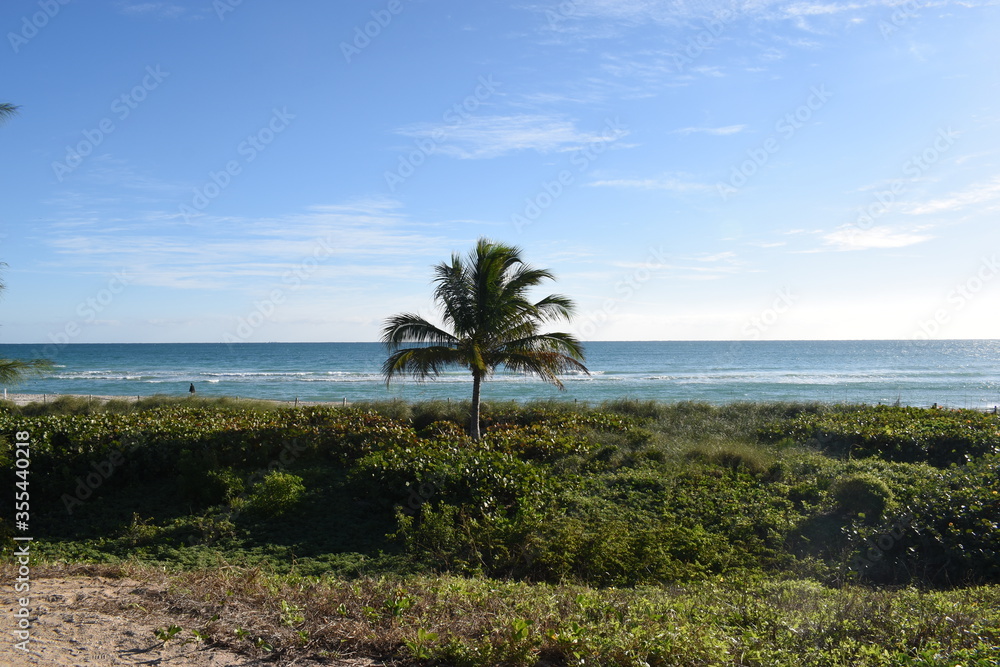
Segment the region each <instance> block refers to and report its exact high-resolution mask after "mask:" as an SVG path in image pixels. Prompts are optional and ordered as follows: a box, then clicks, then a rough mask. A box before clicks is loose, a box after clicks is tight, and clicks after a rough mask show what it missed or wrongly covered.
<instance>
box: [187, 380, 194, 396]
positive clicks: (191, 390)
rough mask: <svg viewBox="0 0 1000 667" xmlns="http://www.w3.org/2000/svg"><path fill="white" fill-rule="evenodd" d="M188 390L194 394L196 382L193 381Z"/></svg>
mask: <svg viewBox="0 0 1000 667" xmlns="http://www.w3.org/2000/svg"><path fill="white" fill-rule="evenodd" d="M188 391H189V392H190V393H192V394H193V393H194V382H192V383H191V386H190V387H189V388H188Z"/></svg>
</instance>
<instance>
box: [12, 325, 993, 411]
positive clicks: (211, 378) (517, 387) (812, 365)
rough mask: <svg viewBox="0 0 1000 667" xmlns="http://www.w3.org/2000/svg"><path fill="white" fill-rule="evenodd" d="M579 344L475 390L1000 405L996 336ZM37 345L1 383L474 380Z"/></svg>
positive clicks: (97, 389) (123, 388) (181, 389)
mask: <svg viewBox="0 0 1000 667" xmlns="http://www.w3.org/2000/svg"><path fill="white" fill-rule="evenodd" d="M586 352H587V366H588V368H589V369H590V370H591V374H590V375H589V376H587V375H583V374H579V375H570V376H567V377H565V378H564V381H565V385H566V390H565V391H562V392H560V391H559V390H557V389H555V388H554V387H551V386H549V385H546V384H544V383H542V382H540V381H538V380H536V379H534V378H530V377H522V376H516V375H497V376H495V377H494V378H493V379H492V380H491V381H490V382H489V383H488V384H486V385H485V387H484V398H485V400H490V399H493V400H507V399H515V400H519V401H526V400H533V399H548V398H562V399H569V400H573V399H577V400H580V401H588V402H595V403H596V402H600V401H603V400H608V399H614V398H620V397H633V398H640V399H656V400H661V401H671V402H672V401H682V400H699V401H708V402H711V403H726V402H731V401H740V400H766V401H772V400H796V401H823V402H863V403H873V404H874V403H895V402H896V401H899V402H900V403H902V404H904V405H916V406H929V405H931V404H933V403H938V404H939V405H946V406H950V407H974V408H992V407H993V406H994V405H1000V340H961V341H753V342H745V341H741V342H715V341H713V342H592V343H587V344H586ZM40 356H44V357H47V358H50V359H52V360H54V361H55V363H56V364H57V367H56V368H55V370H54V371H53V372H51V373H48V374H46V375H44V376H41V377H37V378H30V379H28V380H26V381H24V382H23V383H21V384H20V385H17V386H8V387H7V389H8V390H9V391H17V392H21V393H46V394H100V395H109V394H113V395H123V396H137V395H141V396H148V395H152V394H169V395H177V396H182V395H186V394H187V390H188V385H189V383H191V382H193V383H194V384H195V387H196V388H197V391H198V393H199V394H200V395H207V396H221V395H228V396H241V397H253V398H269V399H278V400H294V399H295V398H298V399H299V400H308V401H340V400H342V399H345V398H346V399H347V400H348V401H358V400H365V399H386V398H392V397H401V398H405V399H408V400H424V399H430V398H452V399H466V398H468V397H469V395H470V393H471V387H472V384H471V378H470V377H469V376H468V374H467V373H465V372H464V371H462V370H461V369H454V370H453V371H450V372H448V373H446V374H444V375H442V376H441V377H439V378H438V379H436V380H432V381H427V382H424V383H417V382H414V381H409V380H407V381H402V382H399V383H394V384H393V385H392V386H391V387H389V388H388V389H387V388H386V387H385V384H384V383H383V382H382V381H381V378H380V375H379V368H380V366H381V363H382V361H383V359H384V358H385V352H384V349H383V348H382V346H381V345H379V344H378V343H260V344H256V343H247V344H240V345H228V344H225V343H218V344H214V343H191V344H93V345H65V346H61V347H57V346H53V345H50V346H44V345H0V358H35V357H40Z"/></svg>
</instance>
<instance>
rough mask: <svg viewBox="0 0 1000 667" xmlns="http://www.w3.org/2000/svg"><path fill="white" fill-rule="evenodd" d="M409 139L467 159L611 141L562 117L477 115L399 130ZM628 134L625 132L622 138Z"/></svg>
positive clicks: (571, 147)
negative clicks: (420, 141) (448, 122)
mask: <svg viewBox="0 0 1000 667" xmlns="http://www.w3.org/2000/svg"><path fill="white" fill-rule="evenodd" d="M396 133H397V134H401V135H403V136H407V137H414V138H421V139H429V140H431V141H433V142H434V143H435V151H436V152H441V153H443V154H445V155H449V156H451V157H455V158H459V159H463V160H477V159H489V158H495V157H500V156H503V155H507V154H508V153H516V152H519V151H525V150H534V151H538V152H539V153H550V152H558V151H566V150H573V149H576V148H580V147H582V146H586V145H589V144H595V143H601V142H607V141H609V136H610V135H609V132H608V130H607V129H605V130H602V131H601V132H585V131H582V130H580V129H578V128H577V126H576V123H575V122H574V121H573V120H571V119H569V118H567V117H565V116H561V115H546V114H516V115H502V116H500V115H498V116H476V117H473V118H469V119H468V120H466V121H465V122H463V123H462V124H460V125H454V124H452V125H449V124H441V123H416V124H413V125H407V126H405V127H401V128H399V129H397V130H396ZM626 134H628V131H627V130H624V129H623V130H622V131H621V133H620V134H618V135H617V136H618V138H620V137H621V136H625V135H626Z"/></svg>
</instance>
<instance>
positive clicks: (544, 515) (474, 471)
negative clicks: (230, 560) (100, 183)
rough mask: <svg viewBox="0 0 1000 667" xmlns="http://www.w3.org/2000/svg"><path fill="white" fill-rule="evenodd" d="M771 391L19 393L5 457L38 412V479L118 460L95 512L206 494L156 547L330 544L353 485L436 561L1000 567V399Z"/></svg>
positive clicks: (419, 552)
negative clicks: (479, 426) (618, 396)
mask: <svg viewBox="0 0 1000 667" xmlns="http://www.w3.org/2000/svg"><path fill="white" fill-rule="evenodd" d="M765 408H766V406H764V407H762V406H759V405H748V406H745V408H744V409H742V410H743V411H742V412H741V408H740V406H736V405H733V406H723V407H720V408H715V407H712V406H709V405H701V404H679V405H677V406H667V405H662V406H661V405H651V404H648V405H647V404H623V405H619V406H618V408H617V409H618V411H617V412H613V411H604V410H607V408H603V409H596V410H595V409H590V408H579V409H576V408H575V407H573V406H569V407H566V406H563V407H558V406H538V405H534V406H523V407H518V406H514V405H509V404H507V405H501V406H500V407H498V408H493V409H486V410H485V411H484V414H483V420H482V423H483V428H484V431H483V437H482V438H481V439H480V440H479V441H473V440H472V439H471V438H469V437H468V436H467V435H466V434H465V429H464V424H463V423H462V420H463V409H462V407H461V406H457V405H455V406H452V405H446V404H441V405H434V406H429V407H428V406H405V405H397V404H392V405H391V406H390V409H389V410H387V411H385V412H383V411H380V410H379V409H378V406H375V405H372V406H355V407H348V408H341V407H309V408H302V409H276V410H261V409H250V408H242V407H228V408H225V409H222V408H213V407H206V406H196V405H190V406H179V405H168V406H160V407H156V408H152V409H146V410H141V411H133V412H123V413H120V414H112V413H102V412H92V413H89V414H61V415H47V416H46V415H40V414H23V413H18V412H17V411H16V410H13V409H10V408H0V463H2V464H4V466H5V467H7V468H9V467H10V464H11V460H12V459H11V447H12V445H11V444H10V443H11V442H13V434H14V433H15V432H16V431H18V430H30V431H31V433H32V438H33V443H34V445H33V448H32V472H33V474H35V475H37V476H36V478H35V481H38V482H39V484H42V485H44V486H45V488H51V489H53V494H54V497H55V498H58V497H59V494H60V493H62V492H66V493H71V492H72V490H73V489H74V488H75V486H76V480H77V478H78V477H80V476H81V475H84V474H86V473H88V472H90V471H91V469H92V466H93V464H94V463H95V462H96V463H98V464H99V465H101V462H102V461H111V460H113V461H115V462H116V464H115V467H114V473H113V474H111V475H109V476H107V479H105V480H104V481H103V482H102V484H101V485H100V487H99V488H97V489H94V490H93V494H92V496H90V497H91V498H92V499H101V500H100V502H93V501H92V500H85V502H86V503H87V510H86V511H87V512H88V513H89V514H88V521H89V520H90V517H92V516H95V517H96V516H98V515H100V513H101V512H102V511H103V510H101V507H102V506H108V507H110V508H111V509H114V505H113V503H114V502H115V501H114V499H115V498H116V497H126V494H127V493H129V492H134V490H135V489H139V488H141V489H143V490H144V489H146V488H147V487H148V488H151V489H152V488H159V489H161V491H162V492H163V494H164V496H165V497H166V498H168V499H169V500H168V501H167V502H169V503H172V504H171V505H170V507H169V508H167V509H165V510H164V511H165V512H167V513H169V516H171V517H176V516H177V515H178V513H180V514H182V515H183V514H184V512H189V513H191V514H192V516H190V517H186V518H185V517H184V516H182V517H180V518H178V519H177V521H176V522H174V523H173V524H171V523H170V520H168V519H164V518H162V517H159V519H158V521H147V522H146V523H143V524H142V526H141V528H142V531H140V532H142V535H143V536H144V537H143V541H144V545H146V546H148V547H149V550H150V553H157V552H156V549H158V548H160V547H161V546H163V540H166V539H167V538H168V537H170V536H171V535H173V539H175V540H176V539H180V538H181V537H183V536H184V535H183V534H186V533H184V531H185V530H186V531H188V532H190V531H191V530H193V528H192V526H195V527H196V526H197V525H200V524H199V522H206V521H209V520H210V519H211V517H213V516H225V517H229V518H231V519H232V522H231V523H232V525H227V528H226V531H225V535H226V540H229V541H231V542H232V543H233V544H235V543H236V542H238V541H239V539H242V538H241V537H240V536H241V535H243V534H244V532H247V533H249V532H252V531H255V530H257V524H261V523H268V522H272V523H275V522H281V524H282V528H283V529H284V528H287V526H288V523H289V522H291V521H293V520H294V521H297V522H299V524H301V527H302V533H303V535H304V541H303V544H305V542H306V541H309V540H314V541H313V542H309V545H310V546H308V549H310V550H311V552H310V553H313V554H319V555H321V556H324V557H326V556H325V555H328V554H334V553H336V547H335V546H331V545H334V544H335V543H334V542H330V541H326V542H324V541H323V540H333V539H337V538H336V537H335V536H334V537H331V536H330V535H325V536H324V535H318V534H316V533H318V531H316V530H314V529H313V526H314V525H315V524H316V523H317V522H319V521H320V520H321V519H320V516H321V515H323V514H324V513H326V514H329V508H330V507H331V506H333V505H331V503H336V507H337V508H338V511H337V514H338V516H340V518H339V519H337V520H338V521H342V523H337V524H335V525H336V526H337V527H338V530H339V529H341V528H343V527H346V528H348V529H349V530H354V529H355V528H356V527H358V526H365V528H357V531H358V532H359V533H364V532H366V531H367V532H368V534H371V536H372V539H373V541H378V540H382V541H378V544H379V545H382V546H385V545H386V544H389V543H390V542H389V540H388V538H386V537H385V536H387V535H394V536H395V537H394V539H395V541H394V542H392V544H393V545H395V546H394V547H393V548H396V547H398V548H399V549H401V550H403V549H405V554H406V557H407V558H409V559H410V560H409V561H408V562H411V563H414V564H419V565H420V566H421V567H432V568H437V569H446V570H451V571H455V572H476V573H484V574H489V575H492V576H497V577H517V578H527V579H534V580H546V581H579V582H586V583H592V584H601V585H610V586H620V585H633V584H642V583H661V582H665V581H691V580H697V579H704V578H706V577H715V576H725V577H728V576H731V575H733V573H737V572H743V573H745V572H760V571H772V572H773V571H789V570H791V571H795V572H808V573H809V576H815V577H816V578H819V579H821V580H823V581H832V582H837V583H840V582H843V581H845V580H860V581H874V582H886V583H900V584H913V583H918V584H927V585H955V584H960V583H966V582H969V581H980V582H982V581H992V582H997V581H1000V545H998V542H997V537H996V536H997V535H998V534H1000V530H998V523H997V522H998V517H1000V456H998V455H996V454H991V453H990V452H992V451H994V450H995V449H996V447H997V442H998V438H1000V436H998V435H997V429H998V421H997V419H996V417H994V416H993V415H984V414H979V413H975V412H972V411H957V412H952V411H942V410H917V409H910V408H885V407H878V408H875V407H852V408H850V409H843V410H839V409H833V408H831V409H823V410H820V409H811V408H810V409H798V408H795V407H794V406H777V407H773V408H771V409H765ZM727 429H729V430H727ZM699 432H704V433H707V434H708V436H707V437H703V438H702V439H701V440H698V439H697V438H696V436H697V434H698V433H699ZM755 433H756V434H759V437H757V438H754V437H753V434H755ZM290 452H291V454H290ZM116 453H123V455H121V456H118V455H116ZM845 455H847V456H845ZM4 457H6V458H4ZM276 464H277V465H276ZM951 464H956V465H951ZM157 485H159V486H157ZM116 494H118V495H116ZM324 499H325V500H324ZM102 503H104V504H105V505H102ZM293 507H294V512H293V511H290V510H291V508H293ZM57 509H58V510H62V506H61V505H59V506H58V508H57ZM233 509H237V510H248V511H245V512H244V511H240V512H237V513H236V514H231V511H232V510H233ZM251 510H252V511H251ZM55 511H56V510H53V512H55ZM132 512H133V509H132V508H131V507H129V508H128V511H127V514H129V515H130V514H131V513H132ZM118 514H121V512H119V513H118ZM63 515H65V512H63ZM117 516H118V515H117V514H114V512H111V513H110V514H108V515H107V516H106V517H105V519H104V520H105V521H106V522H107V523H106V524H105V525H104V527H105V528H106V529H107V530H106V531H105V532H106V533H108V534H112V533H114V532H115V531H119V532H120V530H121V526H119V525H118V524H117V523H114V522H115V521H118V518H116V517H117ZM149 516H151V515H150V514H149V513H146V514H144V515H143V517H149ZM76 517H77V515H76V514H75V513H74V517H73V518H74V519H75V518H76ZM63 518H64V519H65V516H63ZM53 521H54V520H53ZM143 521H146V519H143ZM368 521H370V522H371V523H366V522H368ZM83 523H84V522H74V523H73V526H72V529H73V531H83V530H84V527H83ZM331 525H332V524H331ZM185 526H187V527H185ZM369 526H372V527H374V528H373V529H370V528H369ZM273 527H274V526H272V528H273ZM4 531H9V526H7V525H6V524H4V523H3V522H2V521H0V534H3V533H4ZM182 533H183V534H182ZM376 533H377V534H376ZM75 534H76V533H74V535H75ZM368 534H366V535H363V536H361V537H363V538H364V539H368ZM331 535H333V533H331ZM100 539H103V538H100V537H99V538H97V541H95V542H93V543H90V544H88V545H84V546H80V547H76V546H74V547H73V548H74V549H77V551H76V552H74V553H87V554H91V553H94V554H96V555H95V557H98V556H99V555H100V554H99V550H100V548H102V547H101V546H100V545H104V547H103V548H111V547H108V546H107V545H109V544H112V542H107V541H105V542H100V541H99V540H100ZM258 539H259V537H258ZM352 539H353V538H352ZM359 539H361V538H359ZM226 540H222V541H223V542H225V541H226ZM265 541H266V540H265ZM147 543H148V544H147ZM95 544H96V545H98V546H94V545H95ZM164 548H165V547H164ZM170 548H174V547H170ZM220 548H221V547H220ZM303 548H306V547H303ZM379 548H381V546H380V547H379ZM95 549H96V550H97V551H95ZM169 553H174V552H173V551H169ZM177 553H180V552H177ZM359 553H360V552H359ZM88 557H89V556H88ZM359 559H360V557H359ZM346 560H348V559H347V558H346V557H345V559H344V561H345V562H346ZM300 562H301V561H300ZM317 567H320V566H317Z"/></svg>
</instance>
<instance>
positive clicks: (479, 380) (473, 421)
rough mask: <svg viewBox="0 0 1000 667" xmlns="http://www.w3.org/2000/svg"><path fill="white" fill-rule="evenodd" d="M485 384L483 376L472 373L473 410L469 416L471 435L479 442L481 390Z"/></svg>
mask: <svg viewBox="0 0 1000 667" xmlns="http://www.w3.org/2000/svg"><path fill="white" fill-rule="evenodd" d="M482 384H483V376H482V375H480V374H479V373H476V372H473V373H472V408H471V409H470V412H471V414H470V415H469V435H470V436H471V437H472V439H473V440H479V437H480V434H479V389H480V387H481V386H482Z"/></svg>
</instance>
